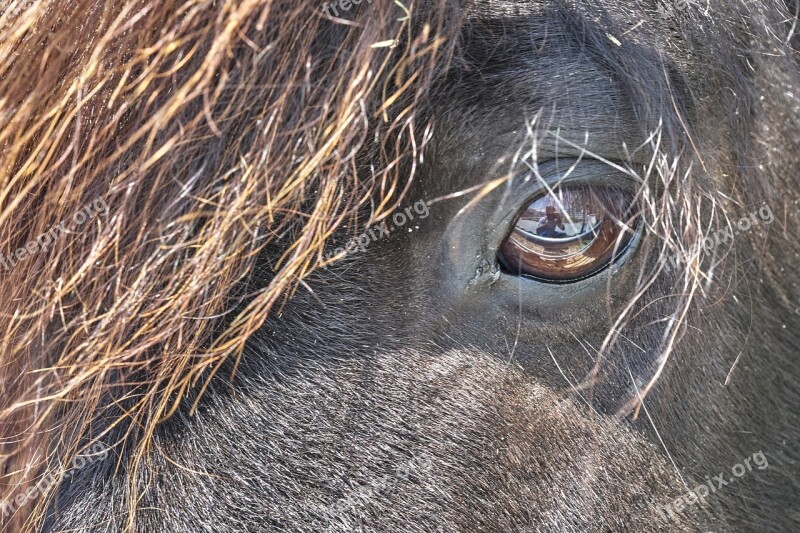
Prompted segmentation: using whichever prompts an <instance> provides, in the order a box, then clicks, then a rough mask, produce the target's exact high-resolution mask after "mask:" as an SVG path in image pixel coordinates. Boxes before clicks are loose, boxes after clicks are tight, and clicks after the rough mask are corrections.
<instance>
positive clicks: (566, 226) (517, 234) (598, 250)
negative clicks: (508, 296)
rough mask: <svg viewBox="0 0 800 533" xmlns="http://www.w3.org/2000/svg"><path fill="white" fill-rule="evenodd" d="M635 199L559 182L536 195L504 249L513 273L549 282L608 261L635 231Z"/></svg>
mask: <svg viewBox="0 0 800 533" xmlns="http://www.w3.org/2000/svg"><path fill="white" fill-rule="evenodd" d="M629 203H630V198H629V197H628V195H626V194H624V193H622V192H620V191H617V190H614V189H603V190H601V191H599V192H598V191H595V190H593V189H592V188H590V187H559V188H558V189H556V190H554V191H553V192H552V193H548V194H545V195H543V196H540V197H539V198H537V199H535V200H533V201H532V202H531V203H530V204H529V205H528V206H527V208H526V209H525V210H524V211H523V212H522V214H521V215H520V216H519V218H518V219H517V221H516V224H515V226H514V229H513V230H512V231H511V233H510V234H509V236H508V237H506V240H505V242H504V243H503V246H502V248H501V252H500V260H501V263H502V264H503V266H504V267H505V268H506V270H507V271H508V272H510V273H512V274H521V275H528V276H532V277H536V278H540V279H543V280H546V281H574V280H577V279H580V278H583V277H586V276H588V275H591V274H594V273H596V272H598V271H599V270H601V269H602V268H604V267H605V266H607V265H608V264H609V262H610V261H611V259H613V256H614V255H615V249H616V252H617V255H618V254H619V253H620V252H621V251H622V250H623V249H624V246H625V245H626V244H627V242H628V241H629V240H630V237H631V235H632V233H631V232H630V231H626V228H625V226H626V224H627V225H629V226H630V220H627V219H628V218H630V215H629V213H628V211H629Z"/></svg>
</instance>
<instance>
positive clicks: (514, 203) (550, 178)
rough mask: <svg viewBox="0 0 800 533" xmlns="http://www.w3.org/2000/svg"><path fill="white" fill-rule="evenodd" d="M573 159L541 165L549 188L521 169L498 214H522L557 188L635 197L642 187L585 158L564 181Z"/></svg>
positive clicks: (539, 169)
mask: <svg viewBox="0 0 800 533" xmlns="http://www.w3.org/2000/svg"><path fill="white" fill-rule="evenodd" d="M570 159H572V161H569V162H566V161H562V160H556V159H551V160H547V161H542V162H539V163H538V172H539V176H541V178H542V179H543V180H544V181H545V183H546V184H547V185H545V183H541V182H540V180H539V178H538V177H537V176H536V175H535V174H534V172H533V171H532V170H530V169H529V168H525V169H521V171H520V172H518V173H517V174H516V175H515V176H514V177H513V178H511V180H510V183H509V186H508V188H507V190H506V191H505V193H504V194H503V198H501V201H500V202H498V211H500V212H502V211H505V212H508V211H514V210H515V207H516V208H517V209H518V210H522V209H524V206H525V205H527V203H530V202H531V201H532V200H533V199H534V198H536V197H537V196H539V195H541V194H542V193H543V192H546V191H547V187H548V186H549V187H550V188H551V189H552V188H553V187H555V186H557V185H561V186H581V185H590V186H595V187H610V188H615V189H619V190H627V191H630V192H632V193H633V192H636V191H637V190H638V189H639V188H640V187H641V186H642V184H641V182H639V181H636V180H634V179H632V178H631V177H630V176H629V175H627V174H624V173H622V172H620V171H619V170H617V169H614V168H613V167H610V166H609V165H607V164H606V163H603V162H602V161H599V160H597V159H588V158H583V159H582V160H581V161H580V162H579V163H578V164H577V166H576V167H575V169H574V170H573V172H571V173H570V175H569V176H566V177H565V176H564V175H563V174H564V173H566V172H567V170H568V169H569V168H571V167H572V163H574V161H575V160H574V159H573V158H570ZM503 218H505V217H503Z"/></svg>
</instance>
